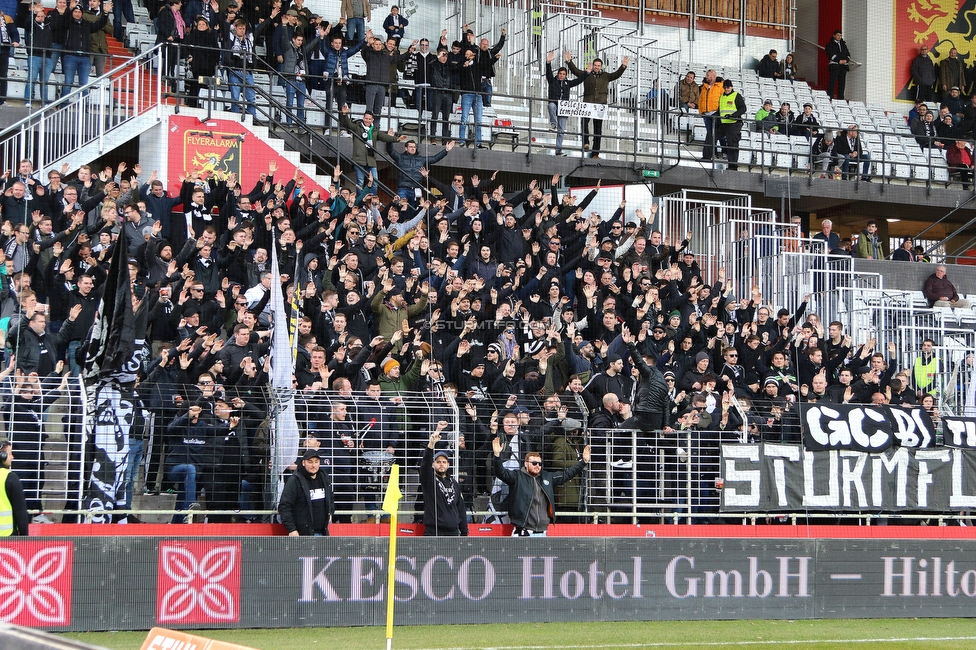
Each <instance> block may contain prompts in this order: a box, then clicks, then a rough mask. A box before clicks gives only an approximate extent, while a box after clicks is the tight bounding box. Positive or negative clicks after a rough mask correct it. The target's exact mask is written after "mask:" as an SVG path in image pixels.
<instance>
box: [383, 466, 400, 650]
mask: <svg viewBox="0 0 976 650" xmlns="http://www.w3.org/2000/svg"><path fill="white" fill-rule="evenodd" d="M402 498H403V493H402V492H400V466H399V465H398V464H396V463H393V466H392V467H390V481H389V483H387V486H386V496H384V497H383V511H384V512H387V513H389V514H390V559H389V567H388V569H387V577H386V650H391V648H392V647H393V603H394V598H393V594H394V588H395V586H396V582H395V580H394V577H395V576H396V556H397V555H396V538H397V510H399V507H400V499H402Z"/></svg>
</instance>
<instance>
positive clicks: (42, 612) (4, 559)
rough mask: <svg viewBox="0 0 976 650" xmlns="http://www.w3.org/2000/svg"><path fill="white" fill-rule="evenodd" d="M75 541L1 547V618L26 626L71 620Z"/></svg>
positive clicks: (69, 621) (39, 625)
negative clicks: (72, 560) (72, 559)
mask: <svg viewBox="0 0 976 650" xmlns="http://www.w3.org/2000/svg"><path fill="white" fill-rule="evenodd" d="M73 549H74V545H73V544H72V543H71V542H49V543H48V542H45V543H41V542H23V543H19V542H18V543H7V544H4V545H3V546H0V621H3V622H4V623H13V624H15V625H23V626H25V627H53V626H59V625H68V624H70V623H71V566H72V564H71V558H72V551H73Z"/></svg>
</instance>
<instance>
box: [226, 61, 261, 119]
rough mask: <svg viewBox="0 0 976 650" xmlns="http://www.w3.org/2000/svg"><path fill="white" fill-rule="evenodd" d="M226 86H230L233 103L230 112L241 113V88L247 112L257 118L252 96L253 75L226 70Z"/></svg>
mask: <svg viewBox="0 0 976 650" xmlns="http://www.w3.org/2000/svg"><path fill="white" fill-rule="evenodd" d="M227 84H228V85H229V86H230V96H231V99H232V100H233V101H234V104H233V105H232V106H231V109H230V112H231V113H240V112H241V106H240V101H241V88H242V87H243V90H244V101H245V102H246V103H247V112H248V113H250V114H251V115H252V116H255V117H257V114H258V112H257V109H255V108H254V100H255V98H256V96H255V94H254V75H253V74H252V73H250V72H243V71H241V70H228V71H227Z"/></svg>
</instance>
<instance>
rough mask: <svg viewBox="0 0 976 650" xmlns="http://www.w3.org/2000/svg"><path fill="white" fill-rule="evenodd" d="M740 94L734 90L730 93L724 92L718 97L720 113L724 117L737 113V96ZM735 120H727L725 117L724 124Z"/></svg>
mask: <svg viewBox="0 0 976 650" xmlns="http://www.w3.org/2000/svg"><path fill="white" fill-rule="evenodd" d="M738 96H739V93H738V92H737V91H735V90H733V91H732V92H731V93H729V94H728V95H725V94H723V95H722V96H721V97H719V98H718V114H719V115H720V116H722V117H723V118H724V117H725V116H726V115H732V114H733V113H735V98H736V97H738ZM733 122H735V120H734V119H731V120H727V119H723V120H722V124H732V123H733Z"/></svg>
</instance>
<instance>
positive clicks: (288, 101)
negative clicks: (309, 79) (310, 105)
mask: <svg viewBox="0 0 976 650" xmlns="http://www.w3.org/2000/svg"><path fill="white" fill-rule="evenodd" d="M296 95H297V98H298V119H299V120H300V121H302V122H304V121H305V99H306V98H307V97H308V94H307V91H306V89H305V82H303V81H298V80H295V79H285V106H287V107H288V108H291V107H292V104H294V103H295V98H296ZM285 121H286V122H288V124H291V114H290V113H289V114H288V115H286V116H285Z"/></svg>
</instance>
